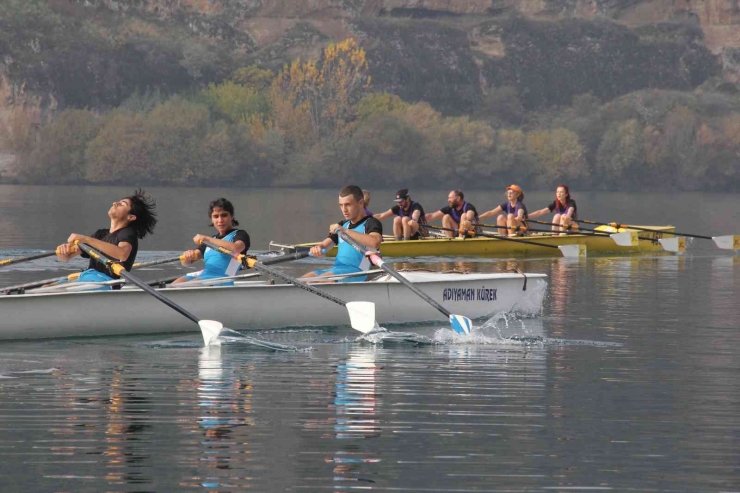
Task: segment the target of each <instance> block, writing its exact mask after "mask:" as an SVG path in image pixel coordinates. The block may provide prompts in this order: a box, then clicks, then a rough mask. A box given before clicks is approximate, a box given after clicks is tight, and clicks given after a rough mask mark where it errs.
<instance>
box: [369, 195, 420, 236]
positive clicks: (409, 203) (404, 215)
mask: <svg viewBox="0 0 740 493" xmlns="http://www.w3.org/2000/svg"><path fill="white" fill-rule="evenodd" d="M393 201H394V202H395V203H396V205H394V206H393V207H391V208H390V209H388V210H387V211H385V212H381V213H380V214H375V216H374V217H375V219H379V220H381V221H382V220H383V219H387V218H389V217H391V216H396V217H394V218H393V235H394V236H395V237H396V240H418V239H419V238H421V237H422V236H425V235H426V228H424V225H425V224H426V221H425V220H424V208H423V207H422V206H421V204H419V203H418V202H414V201H413V200H411V197H410V196H409V190H408V188H402V189H401V190H399V191H398V192H396V198H395V199H393Z"/></svg>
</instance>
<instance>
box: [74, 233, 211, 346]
mask: <svg viewBox="0 0 740 493" xmlns="http://www.w3.org/2000/svg"><path fill="white" fill-rule="evenodd" d="M75 244H76V245H77V246H78V247H79V248H80V249H81V250H82V251H83V252H85V253H87V254H88V255H90V257H92V258H94V259H95V260H97V261H98V262H100V263H101V264H103V265H104V266H105V267H106V268H108V269H110V271H111V272H112V273H113V274H115V275H117V276H119V277H122V278H124V279H126V281H128V282H130V283H131V284H135V285H136V286H138V287H139V288H141V289H142V290H144V291H146V292H147V293H149V294H150V295H152V296H154V297H155V298H157V299H158V300H159V301H161V302H162V303H164V304H165V305H167V306H169V307H170V308H172V309H173V310H175V311H176V312H178V313H180V314H181V315H184V316H185V317H187V318H189V319H190V320H192V321H193V322H195V323H197V324H198V325H199V326H200V330H201V333H202V334H203V343H204V344H205V345H206V346H207V345H208V344H209V343H210V342H211V339H206V334H213V333H216V334H218V333H219V332H221V329H222V328H223V324H222V323H221V322H217V321H216V320H201V319H199V318H198V317H196V316H195V315H193V314H192V313H190V312H189V311H187V310H186V309H184V308H183V307H181V306H180V305H178V304H177V303H175V302H174V301H172V300H171V299H169V298H167V297H166V296H164V295H162V294H161V293H158V292H157V291H155V290H154V289H152V288H151V287H149V285H148V284H147V283H145V282H144V281H142V280H141V279H139V278H138V277H136V276H134V275H132V274H130V273H128V272H127V271H126V269H125V268H124V267H123V265H122V264H121V263H119V262H116V261H114V260H110V259H109V258H108V257H106V256H104V255H103V254H102V253H100V252H99V251H97V250H96V249H94V248H93V247H91V246H90V245H86V244H85V243H79V242H75Z"/></svg>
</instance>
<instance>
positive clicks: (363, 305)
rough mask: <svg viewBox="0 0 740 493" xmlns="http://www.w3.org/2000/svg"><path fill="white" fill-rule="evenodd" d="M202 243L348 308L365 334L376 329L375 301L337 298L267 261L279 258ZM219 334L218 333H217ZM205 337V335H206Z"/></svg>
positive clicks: (354, 325) (299, 254) (301, 255)
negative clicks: (264, 258)
mask: <svg viewBox="0 0 740 493" xmlns="http://www.w3.org/2000/svg"><path fill="white" fill-rule="evenodd" d="M201 244H203V245H205V246H207V247H208V248H210V249H211V250H216V251H217V252H219V253H222V254H224V255H227V256H229V257H231V258H234V259H236V260H238V261H239V262H241V263H242V265H243V266H244V267H245V268H254V269H257V270H259V271H263V272H266V273H268V274H270V275H272V276H274V277H277V278H279V279H282V280H284V281H286V282H289V283H290V284H292V285H294V286H296V287H299V288H301V289H304V290H306V291H308V292H309V293H313V294H315V295H317V296H321V297H322V298H324V299H326V300H329V301H331V302H334V303H336V304H338V305H341V306H343V307H345V308H346V309H347V313H348V314H349V321H350V325H351V326H352V328H353V329H355V330H357V331H359V332H362V333H363V334H367V333H368V332H371V331H372V330H373V329H375V325H376V324H375V303H371V302H368V301H350V302H346V301H343V300H340V299H339V298H336V297H334V296H332V295H330V294H329V293H326V292H324V291H321V290H320V289H316V288H315V287H313V286H311V285H309V284H306V283H305V282H303V281H300V280H298V279H296V278H295V277H291V276H289V275H287V274H285V273H283V272H281V271H279V270H277V269H273V268H270V267H267V265H266V264H267V263H268V262H269V263H278V259H270V260H267V261H265V262H258V261H257V259H256V258H254V257H250V256H248V255H243V254H241V253H235V252H232V251H231V250H229V249H227V248H224V247H221V246H218V245H216V244H215V243H213V242H210V241H208V240H202V241H201ZM307 256H308V252H297V253H295V254H292V255H286V257H287V258H282V257H280V258H279V261H285V260H295V259H300V258H304V257H307ZM217 335H218V334H217ZM204 337H205V335H204Z"/></svg>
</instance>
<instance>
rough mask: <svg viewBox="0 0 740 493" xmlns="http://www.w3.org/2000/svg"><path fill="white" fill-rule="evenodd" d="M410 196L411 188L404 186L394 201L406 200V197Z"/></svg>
mask: <svg viewBox="0 0 740 493" xmlns="http://www.w3.org/2000/svg"><path fill="white" fill-rule="evenodd" d="M408 196H409V189H408V188H402V189H401V190H399V191H398V192H396V198H395V199H393V201H394V202H403V201H404V200H406V197H408Z"/></svg>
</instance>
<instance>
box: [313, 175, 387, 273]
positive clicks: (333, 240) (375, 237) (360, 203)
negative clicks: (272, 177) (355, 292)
mask: <svg viewBox="0 0 740 493" xmlns="http://www.w3.org/2000/svg"><path fill="white" fill-rule="evenodd" d="M339 208H340V209H341V210H342V215H343V216H344V217H343V219H342V220H341V221H338V222H336V223H332V224H331V225H330V226H329V236H328V237H327V238H326V239H325V240H324V241H322V242H321V243H319V244H317V245H314V246H313V247H312V248H311V256H312V257H320V256H322V255H324V253H322V251H326V250H329V249H331V248H332V247H333V246H334V245H337V247H338V250H337V257H336V259H335V261H334V265H333V266H332V267H330V268H328V269H319V270H315V271H312V272H308V273H307V274H305V275H304V276H303V278H304V279H310V278H312V277H327V276H334V275H338V274H351V273H354V272H362V271H366V270H369V269H370V261H369V260H368V258H367V257H365V256H364V255H363V254H362V253H360V252H358V251H357V250H355V249H354V248H353V247H352V246H351V245H349V244H348V243H346V242H345V241H344V240H342V239H341V238H340V237H339V235H338V234H337V232H338V231H343V232H345V233H347V234H348V235H349V236H351V237H352V239H354V240H355V241H357V242H358V243H361V244H363V245H365V246H368V247H371V248H375V249H378V248H380V243H381V242H382V241H383V225H382V224H380V221H378V220H377V219H375V218H374V217H372V216H368V215H366V214H365V204H364V198H363V195H362V189H361V188H360V187H357V186H355V185H348V186H346V187H344V188H343V189H342V190H340V192H339ZM365 279H366V276H354V277H347V278H345V279H343V280H342V282H359V281H364V280H365Z"/></svg>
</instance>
